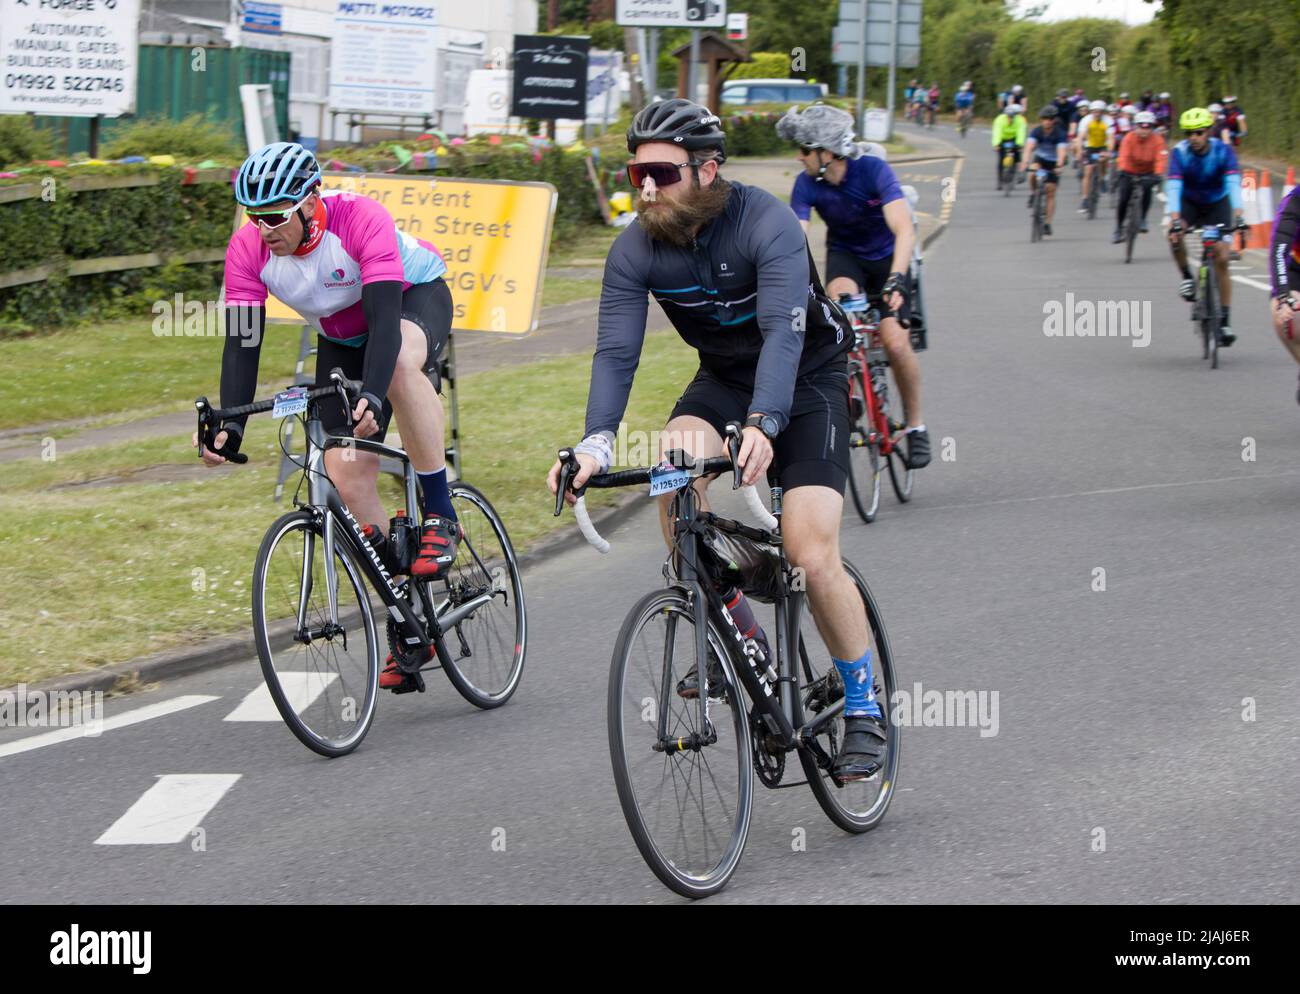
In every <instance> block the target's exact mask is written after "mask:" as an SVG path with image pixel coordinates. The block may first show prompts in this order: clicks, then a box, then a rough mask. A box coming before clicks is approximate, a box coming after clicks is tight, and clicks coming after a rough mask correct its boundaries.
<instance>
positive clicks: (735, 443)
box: [727, 421, 744, 490]
mask: <svg viewBox="0 0 1300 994" xmlns="http://www.w3.org/2000/svg"><path fill="white" fill-rule="evenodd" d="M727 455H729V456H730V457H731V470H732V476H733V479H732V483H731V489H732V490H739V489H740V483H741V480H742V479H743V478H744V473H743V470H742V469H741V466H740V423H739V422H738V421H730V422H728V423H727Z"/></svg>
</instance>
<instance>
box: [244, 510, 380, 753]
mask: <svg viewBox="0 0 1300 994" xmlns="http://www.w3.org/2000/svg"><path fill="white" fill-rule="evenodd" d="M332 572H333V580H334V584H335V587H336V590H337V593H336V595H335V596H334V598H331V595H330V592H329V581H330V576H329V575H328V573H327V570H326V562H325V540H324V536H323V535H322V534H321V530H320V526H319V525H318V524H317V522H316V519H315V518H314V517H313V516H312V515H311V514H310V513H308V512H306V511H295V512H294V513H292V514H286V515H284V516H283V517H281V518H280V519H279V520H278V521H276V522H275V524H273V525H272V526H271V528H270V530H269V531H267V533H266V537H265V538H263V539H262V547H261V548H260V549H259V550H258V553H257V565H256V566H255V567H254V568H253V637H254V641H255V642H256V644H257V657H258V659H259V660H260V661H261V664H262V675H263V676H264V677H265V678H266V687H267V690H268V691H269V692H270V694H271V699H272V700H273V701H274V702H275V706H276V709H277V710H278V711H279V712H280V716H281V717H282V718H283V719H284V723H285V724H286V725H288V726H289V729H290V731H292V732H293V734H294V735H296V736H297V737H298V740H299V741H300V742H302V744H303V745H305V746H306V747H307V748H308V749H311V750H313V751H315V752H318V753H320V754H321V755H322V756H342V755H345V754H346V753H349V752H351V751H352V750H353V749H355V748H356V747H357V746H358V745H360V744H361V740H362V739H363V738H365V736H366V732H367V731H369V729H370V723H371V722H372V721H373V720H374V717H375V700H376V694H377V692H378V689H379V640H378V637H377V636H376V634H375V621H374V618H373V617H372V615H371V611H370V600H369V597H368V596H367V591H366V585H365V579H364V576H363V574H362V573H361V569H360V567H359V566H358V565H357V564H356V562H355V561H354V560H353V557H352V553H351V551H350V550H349V548H348V547H347V546H346V545H344V544H343V543H342V542H341V541H336V542H335V543H334V563H333V570H332ZM332 599H333V601H334V604H335V610H334V611H333V614H332V617H333V620H331V610H330V604H331V600H332ZM286 626H287V627H288V633H289V634H288V637H287V638H286V637H285V634H284V632H283V631H282V630H283V629H285V628H286Z"/></svg>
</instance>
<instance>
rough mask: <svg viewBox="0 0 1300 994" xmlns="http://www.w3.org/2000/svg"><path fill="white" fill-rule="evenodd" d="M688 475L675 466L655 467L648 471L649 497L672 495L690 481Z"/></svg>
mask: <svg viewBox="0 0 1300 994" xmlns="http://www.w3.org/2000/svg"><path fill="white" fill-rule="evenodd" d="M690 478H691V477H690V474H689V473H687V472H686V470H684V469H678V468H677V467H676V466H656V467H655V468H654V469H652V470H650V496H651V497H658V496H659V495H660V494H667V493H672V492H673V491H674V490H680V489H681V488H682V487H684V486H686V484H687V483H688V482H689V481H690Z"/></svg>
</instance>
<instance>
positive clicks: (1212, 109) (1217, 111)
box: [1205, 104, 1223, 114]
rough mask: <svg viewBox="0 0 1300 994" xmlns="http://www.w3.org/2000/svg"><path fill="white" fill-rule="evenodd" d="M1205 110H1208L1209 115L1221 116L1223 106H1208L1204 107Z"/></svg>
mask: <svg viewBox="0 0 1300 994" xmlns="http://www.w3.org/2000/svg"><path fill="white" fill-rule="evenodd" d="M1205 109H1206V110H1208V111H1209V112H1210V113H1211V114H1222V113H1223V104H1210V106H1208V107H1206V108H1205Z"/></svg>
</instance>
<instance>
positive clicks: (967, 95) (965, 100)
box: [952, 90, 975, 110]
mask: <svg viewBox="0 0 1300 994" xmlns="http://www.w3.org/2000/svg"><path fill="white" fill-rule="evenodd" d="M952 99H953V102H954V103H955V104H956V105H957V107H958V108H960V109H963V110H964V109H965V108H967V107H969V106H970V105H971V104H973V103H974V102H975V94H974V93H973V92H972V91H971V90H966V91H964V92H959V93H958V94H957V95H956V96H955V97H953V98H952Z"/></svg>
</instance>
